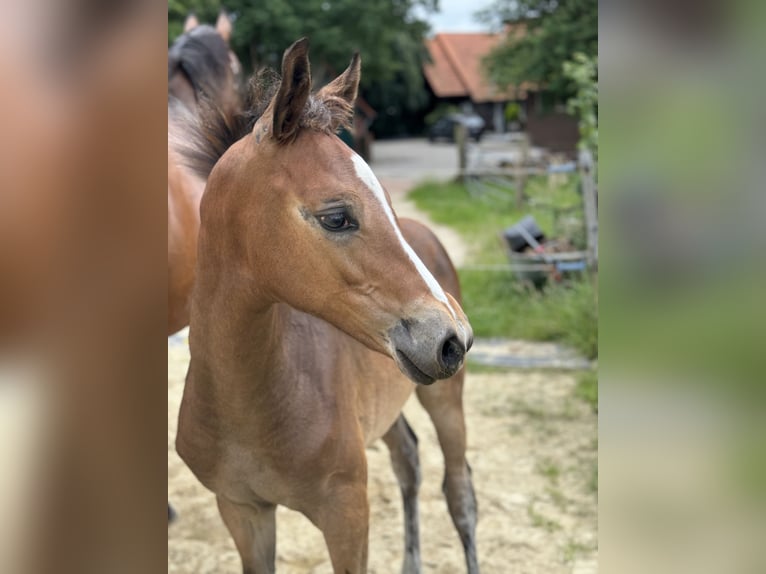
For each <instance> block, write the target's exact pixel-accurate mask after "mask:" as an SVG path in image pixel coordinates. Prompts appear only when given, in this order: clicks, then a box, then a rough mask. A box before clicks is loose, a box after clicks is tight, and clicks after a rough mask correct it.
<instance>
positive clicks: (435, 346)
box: [176, 40, 478, 574]
mask: <svg viewBox="0 0 766 574" xmlns="http://www.w3.org/2000/svg"><path fill="white" fill-rule="evenodd" d="M359 73H360V61H359V57H358V56H355V57H354V59H353V60H352V62H351V65H350V66H349V68H348V69H347V70H346V71H345V72H344V73H343V74H341V75H340V76H339V77H338V78H336V79H335V80H334V81H333V82H332V83H330V84H329V85H327V86H325V87H324V88H323V89H322V90H320V91H319V92H317V93H316V94H311V93H310V90H311V77H310V68H309V61H308V45H307V42H306V41H305V40H299V41H298V42H296V43H295V44H293V45H292V46H291V47H290V48H289V49H288V50H287V51H286V52H285V55H284V59H283V62H282V79H281V83H280V84H279V86H278V90H277V92H276V94H275V95H274V96H273V97H272V98H271V99H270V100H268V101H269V104H268V107H267V108H266V109H265V111H263V112H262V113H261V114H260V116H259V117H258V118H257V120H256V121H255V123H254V125H253V126H252V129H250V130H249V131H248V132H247V134H246V135H245V136H244V137H242V138H241V139H240V140H239V141H236V143H234V144H233V145H231V146H230V147H228V149H226V150H225V151H224V150H220V154H222V157H220V159H219V160H218V161H217V163H215V167H214V168H212V173H210V177H209V179H208V182H207V187H206V190H205V194H204V196H203V198H202V206H201V214H202V221H201V228H200V235H199V253H198V261H197V271H196V284H195V287H194V291H193V294H192V304H191V331H190V346H191V362H190V365H189V371H188V374H187V378H186V387H185V389H184V396H183V401H182V404H181V411H180V417H179V426H178V436H177V439H176V447H177V449H178V452H179V454H180V455H181V457H182V458H183V459H184V461H185V462H186V463H187V464H188V465H189V467H190V468H191V470H192V471H193V472H194V474H195V475H196V476H197V478H198V479H199V480H200V481H201V482H202V483H203V484H204V485H205V486H206V487H207V488H209V489H210V490H212V491H213V492H214V493H215V494H216V495H217V499H218V507H219V509H220V512H221V516H222V517H223V520H224V522H225V524H226V526H227V527H228V529H229V531H230V532H231V535H232V537H233V538H234V541H235V543H236V546H237V549H238V550H239V553H240V555H241V558H242V563H243V569H244V572H246V573H262V572H274V569H275V545H276V524H275V509H276V506H277V505H278V504H281V505H284V506H286V507H288V508H291V509H294V510H297V511H299V512H302V513H303V514H304V515H306V516H307V517H308V518H309V519H310V520H311V521H312V522H313V523H314V524H315V525H316V526H317V527H318V528H319V529H320V530H321V531H322V533H323V535H324V538H325V541H326V543H327V548H328V550H329V555H330V559H331V561H332V565H333V570H334V572H336V573H353V574H357V573H362V572H365V571H366V569H367V547H368V520H369V506H368V501H367V461H366V456H365V446H367V445H369V444H371V443H372V442H373V441H374V440H376V439H378V438H380V437H382V438H383V440H384V441H385V443H386V445H387V446H388V448H389V449H390V452H391V460H392V463H393V468H394V471H395V474H396V476H397V478H398V480H399V484H400V486H401V491H402V495H403V499H404V510H405V559H404V567H403V571H404V572H408V573H414V572H419V571H420V551H419V542H418V507H417V491H418V486H419V484H420V470H419V464H418V454H417V439H416V437H415V435H414V433H413V432H412V430H411V429H410V427H409V426H408V424H407V422H406V421H405V419H404V418H403V416H402V414H401V409H402V406H403V405H404V403H405V401H406V400H407V398H408V397H409V396H410V394H411V393H412V391H413V390H416V392H417V395H418V398H419V399H420V402H421V403H422V404H423V406H424V407H425V408H426V409H427V411H428V413H429V415H430V416H431V419H432V420H433V422H434V425H435V426H436V430H437V433H438V437H439V442H440V444H441V447H442V450H443V452H444V459H445V479H444V492H445V495H446V498H447V504H448V508H449V512H450V514H451V516H452V519H453V521H454V524H455V526H456V529H457V531H458V533H459V535H460V539H461V541H462V544H463V546H464V548H465V554H466V563H467V568H468V571H469V572H470V573H477V572H478V565H477V559H476V551H475V525H476V501H475V497H474V492H473V486H472V484H471V473H470V469H469V467H468V464H467V462H466V459H465V451H466V438H465V422H464V416H463V404H462V387H463V369H462V365H463V358H464V355H465V352H466V351H467V349H468V348H470V346H471V343H472V337H473V335H472V331H471V327H470V325H469V323H468V320H467V318H466V317H465V315H464V313H463V311H462V309H461V308H460V305H459V303H458V298H459V285H458V282H457V277H456V273H455V270H454V268H453V266H452V264H451V262H450V260H449V258H448V257H447V254H446V253H445V251H444V249H443V248H442V246H441V245H440V244H439V243H438V241H437V240H436V238H435V237H434V236H433V234H431V232H430V231H428V230H427V229H426V228H424V227H423V226H421V225H420V224H418V223H416V222H414V221H406V220H401V221H397V219H396V216H395V215H394V213H393V211H392V209H391V205H390V200H389V197H388V196H387V194H386V193H385V191H384V190H383V189H382V188H381V186H380V183H379V182H378V180H377V179H376V178H375V176H374V175H373V173H372V171H371V170H370V168H369V167H368V166H367V164H366V163H365V162H364V161H363V160H362V159H361V158H360V157H359V156H357V155H356V154H355V153H354V152H353V151H352V150H351V149H349V148H348V147H347V146H346V145H345V144H344V143H343V142H342V141H341V140H340V139H339V138H338V137H337V136H336V135H335V132H336V131H337V129H338V128H339V127H340V126H341V125H346V124H347V123H348V122H349V120H350V118H351V114H352V110H353V102H354V100H355V98H356V94H357V89H358V84H359ZM207 141H210V138H207ZM208 159H211V158H208ZM212 159H215V158H212ZM405 238H406V239H405ZM416 252H417V253H419V254H420V257H418V255H416ZM429 268H430V269H431V271H429V270H428V269H429ZM432 273H433V274H432ZM437 281H438V282H437ZM440 284H441V285H440ZM436 379H446V380H444V381H443V382H439V383H437V384H434V385H431V383H433V382H434V381H435V380H436ZM413 381H414V382H415V383H418V384H417V385H415V384H413Z"/></svg>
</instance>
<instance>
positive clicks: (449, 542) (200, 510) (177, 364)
mask: <svg viewBox="0 0 766 574" xmlns="http://www.w3.org/2000/svg"><path fill="white" fill-rule="evenodd" d="M454 153H455V152H454V150H453V149H451V148H450V147H445V146H440V147H434V146H428V144H427V143H423V142H418V141H411V142H397V143H393V144H387V145H383V146H378V147H376V150H375V158H376V160H375V161H374V162H373V168H374V170H375V171H376V173H377V174H378V176H379V177H380V179H381V182H382V183H383V185H384V186H385V187H386V189H388V191H389V193H390V194H391V196H392V199H393V202H394V206H395V209H396V211H397V214H399V215H400V216H408V217H415V218H416V219H420V220H421V221H424V222H426V223H428V224H429V225H431V226H432V228H433V229H434V231H435V232H436V234H437V236H438V237H439V238H440V239H441V241H442V242H443V243H444V244H445V246H446V247H447V250H448V252H449V253H450V254H451V255H452V257H453V260H454V261H455V263H456V265H460V264H462V263H464V262H466V260H467V258H468V257H469V256H470V247H469V246H466V245H465V244H464V243H463V242H462V241H461V239H460V237H459V236H458V235H457V234H456V233H455V232H453V231H452V230H450V229H448V228H443V227H440V226H434V225H433V224H432V222H429V221H428V220H427V218H424V217H423V215H422V214H421V213H419V212H417V210H416V209H415V208H414V206H413V205H412V204H411V203H409V202H408V201H407V200H406V198H405V193H406V191H407V190H408V189H409V188H410V187H411V186H412V184H413V183H414V182H415V181H419V180H421V179H424V178H428V177H436V178H441V179H444V178H446V177H449V175H450V174H451V171H454V168H453V167H451V166H452V165H453V162H454ZM425 156H428V157H425ZM407 162H409V163H407ZM421 166H425V167H421ZM414 170H421V171H414ZM429 170H430V171H429ZM516 347H518V348H515V349H516V352H517V353H521V354H525V355H526V354H529V355H530V356H531V357H533V356H535V355H536V354H539V353H540V352H543V353H547V352H549V350H547V349H544V350H542V351H541V350H540V349H538V348H537V347H536V346H535V344H522V345H521V346H520V347H519V345H516ZM188 358H189V356H188V348H187V346H186V344H185V340H184V338H183V337H175V338H173V339H171V340H169V343H168V380H169V385H168V421H169V424H168V499H169V500H170V501H171V502H172V504H173V505H174V507H175V509H176V511H177V512H178V514H179V517H178V520H177V521H176V522H175V523H174V524H173V525H172V526H171V527H170V528H169V531H168V572H169V573H178V574H181V573H183V574H192V573H194V574H207V573H221V574H225V573H239V572H241V567H240V562H239V556H238V554H237V552H236V550H235V548H234V544H233V542H232V540H231V538H230V537H229V535H228V532H227V531H226V528H225V527H224V526H223V523H222V522H221V519H220V517H219V515H218V511H217V508H216V504H215V499H214V497H213V495H212V494H211V493H210V492H208V491H207V490H205V488H204V487H202V486H201V485H200V484H199V483H198V482H197V481H196V479H195V478H194V477H193V475H192V474H191V472H190V471H189V470H188V469H187V468H186V467H185V465H184V464H183V463H182V462H181V460H180V459H179V457H178V455H177V454H176V453H175V449H174V446H173V442H174V440H175V430H176V418H177V413H178V407H179V403H180V400H181V394H182V390H183V378H184V376H185V374H186V368H187V365H188ZM575 384H576V373H573V372H565V371H550V370H548V371H541V370H538V371H530V370H505V371H492V372H486V370H485V371H484V372H482V371H479V372H472V371H471V369H470V368H469V372H468V377H467V380H466V388H465V405H466V417H467V424H468V432H469V436H468V444H469V450H468V458H469V462H470V464H471V466H472V468H473V477H474V485H475V488H476V495H477V499H478V504H479V525H478V531H477V538H478V554H479V562H480V565H481V568H482V572H484V573H485V574H487V573H490V574H492V573H501V574H505V573H519V574H522V573H529V574H558V573H573V574H592V573H595V572H597V561H596V560H597V510H596V507H597V504H596V503H597V500H596V493H595V480H596V478H595V469H596V459H597V420H596V415H595V414H594V413H593V412H592V411H591V409H590V408H589V407H588V406H587V405H586V404H584V403H583V402H582V401H581V400H579V399H577V398H575V397H574V395H573V389H574V387H575ZM404 412H405V415H406V417H407V419H408V421H409V422H410V425H411V426H412V428H413V429H414V430H415V433H416V434H417V435H418V437H419V445H420V460H421V468H422V476H423V484H422V487H421V491H420V512H421V556H422V560H423V571H424V572H425V573H440V574H451V573H460V572H465V566H464V559H463V551H462V548H461V545H460V542H459V539H458V537H457V534H456V532H455V530H454V528H453V526H452V522H451V520H450V518H449V514H448V512H447V507H446V503H445V501H444V497H443V496H442V493H441V481H442V472H443V466H442V455H441V451H440V450H439V447H438V443H437V441H436V435H435V433H434V430H433V426H432V425H431V423H430V420H429V419H428V416H427V414H426V413H425V411H424V410H423V409H422V408H421V407H420V405H419V404H418V403H417V401H416V400H415V399H414V398H413V399H411V400H410V402H409V403H408V404H407V405H406V407H405V411H404ZM367 456H368V464H369V477H370V478H369V484H368V489H369V500H370V509H371V524H370V564H369V572H370V573H371V574H391V573H396V572H399V570H400V567H401V560H402V556H403V547H404V543H403V536H404V534H403V532H404V530H403V522H402V511H401V498H400V495H399V489H398V485H397V482H396V478H395V477H394V474H393V471H392V470H391V466H390V462H389V457H388V451H387V449H386V447H385V445H383V443H382V442H380V441H378V443H377V444H376V445H374V446H373V447H372V448H370V449H368V453H367ZM277 523H278V532H277V571H278V572H279V573H281V574H322V573H331V572H332V569H331V567H330V563H329V558H328V556H327V550H326V548H325V546H324V542H323V539H322V536H321V533H320V532H319V531H318V530H317V529H316V528H315V527H314V526H313V525H312V524H311V523H310V522H309V521H308V520H307V519H306V518H304V517H303V516H301V515H299V514H297V513H295V512H292V511H290V510H287V509H282V508H281V509H280V510H279V511H278V514H277Z"/></svg>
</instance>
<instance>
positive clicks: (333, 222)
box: [318, 211, 357, 231]
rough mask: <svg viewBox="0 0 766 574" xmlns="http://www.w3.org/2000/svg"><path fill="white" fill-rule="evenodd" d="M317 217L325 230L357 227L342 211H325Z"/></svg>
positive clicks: (344, 229)
mask: <svg viewBox="0 0 766 574" xmlns="http://www.w3.org/2000/svg"><path fill="white" fill-rule="evenodd" d="M318 219H319V223H320V224H321V225H322V227H324V228H325V229H326V230H327V231H347V230H350V229H356V227H357V226H356V224H355V223H354V222H353V221H352V220H351V219H350V218H349V216H348V214H346V212H344V211H336V212H333V213H326V214H325V215H320V216H319V218H318Z"/></svg>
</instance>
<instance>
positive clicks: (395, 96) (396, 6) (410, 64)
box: [168, 0, 438, 115]
mask: <svg viewBox="0 0 766 574" xmlns="http://www.w3.org/2000/svg"><path fill="white" fill-rule="evenodd" d="M437 3H438V0H367V1H365V2H358V1H356V0H289V1H288V0H271V1H270V2H260V3H253V2H252V1H251V0H226V1H225V2H221V1H220V0H170V1H169V3H168V33H169V37H171V38H173V37H175V36H176V35H177V34H178V33H180V32H181V30H182V27H183V21H184V19H185V17H186V14H187V13H188V12H189V11H195V12H196V13H197V15H198V16H199V19H200V21H201V22H210V23H213V22H215V18H216V16H217V14H218V11H219V9H220V8H221V7H224V6H225V8H226V10H227V11H228V12H229V13H230V14H231V16H232V18H233V19H234V20H235V22H234V30H233V37H232V48H233V49H234V51H235V52H236V53H237V56H238V57H239V59H240V61H241V62H242V64H243V66H244V67H245V69H246V70H247V69H249V70H253V69H258V68H261V67H263V66H269V67H272V68H275V69H277V70H278V69H279V67H280V65H281V60H282V54H283V52H284V50H285V48H287V47H288V46H289V45H290V44H292V43H293V42H294V41H295V40H297V39H298V38H301V37H303V36H307V37H308V38H309V39H310V41H311V61H312V64H313V65H312V74H313V76H314V83H315V85H321V84H323V83H326V82H327V81H328V80H330V79H332V77H334V76H335V75H336V74H338V73H340V72H341V71H342V70H344V69H345V67H346V66H347V65H348V62H349V60H350V59H351V55H352V54H353V52H354V51H356V50H358V51H360V53H361V54H362V81H361V87H362V91H363V94H364V96H365V98H366V99H367V101H368V102H369V103H370V104H371V105H372V106H373V108H375V109H377V110H378V111H379V112H384V113H385V114H388V115H397V114H401V113H403V112H404V111H406V110H412V109H416V108H418V107H422V105H424V104H425V102H426V98H427V92H426V91H425V89H424V85H423V76H422V72H421V69H422V68H421V66H422V64H423V62H424V61H425V59H426V57H427V53H426V50H425V46H424V43H423V39H424V37H425V35H426V33H427V32H428V23H427V22H426V21H425V20H424V19H423V18H424V14H425V13H427V12H431V11H433V10H435V9H436V8H437V6H438V4H437ZM416 10H417V14H416Z"/></svg>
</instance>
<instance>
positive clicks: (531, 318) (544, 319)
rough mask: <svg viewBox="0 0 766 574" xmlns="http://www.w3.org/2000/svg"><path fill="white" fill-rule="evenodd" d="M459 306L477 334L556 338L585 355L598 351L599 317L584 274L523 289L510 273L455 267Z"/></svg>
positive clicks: (518, 337) (522, 337)
mask: <svg viewBox="0 0 766 574" xmlns="http://www.w3.org/2000/svg"><path fill="white" fill-rule="evenodd" d="M459 274H460V283H461V289H462V292H463V308H464V310H465V312H466V313H467V315H468V318H469V319H470V320H471V326H472V327H473V330H474V335H475V336H477V337H507V338H515V339H529V340H533V341H560V342H563V343H566V344H567V345H570V346H572V347H574V348H575V349H577V350H578V351H579V352H580V353H582V354H583V355H585V356H586V357H588V358H594V357H596V356H597V354H598V317H597V312H596V302H595V301H596V299H595V294H594V289H593V285H592V283H591V281H590V280H589V279H584V280H581V281H573V282H571V283H568V284H563V285H554V286H551V287H548V288H546V289H545V290H544V291H543V292H537V291H534V290H532V289H526V288H524V287H523V286H522V285H520V284H519V283H518V282H517V281H515V279H514V277H513V273H512V272H510V271H508V272H497V271H481V270H469V269H462V270H459Z"/></svg>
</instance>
